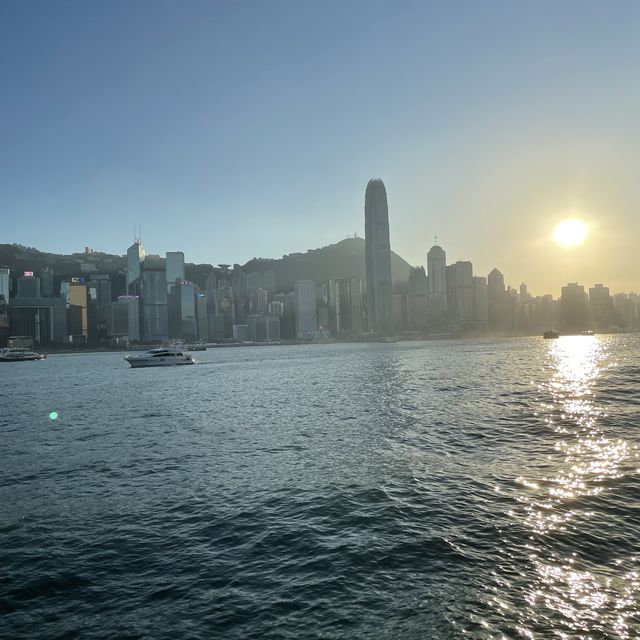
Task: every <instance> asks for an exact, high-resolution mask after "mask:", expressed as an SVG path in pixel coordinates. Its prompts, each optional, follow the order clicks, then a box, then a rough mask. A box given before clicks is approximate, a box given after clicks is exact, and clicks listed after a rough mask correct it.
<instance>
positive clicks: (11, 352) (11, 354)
mask: <svg viewBox="0 0 640 640" xmlns="http://www.w3.org/2000/svg"><path fill="white" fill-rule="evenodd" d="M46 357H47V356H46V355H44V354H42V353H36V352H35V351H32V350H31V349H27V348H26V347H9V348H7V349H0V362H25V361H26V360H44V359H45V358H46Z"/></svg>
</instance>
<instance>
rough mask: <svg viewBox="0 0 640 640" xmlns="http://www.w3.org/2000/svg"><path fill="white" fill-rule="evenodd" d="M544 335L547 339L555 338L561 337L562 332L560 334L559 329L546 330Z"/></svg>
mask: <svg viewBox="0 0 640 640" xmlns="http://www.w3.org/2000/svg"><path fill="white" fill-rule="evenodd" d="M542 337H543V338H544V339H545V340H551V339H553V338H559V337H560V334H559V333H558V332H557V331H545V332H544V333H543V334H542Z"/></svg>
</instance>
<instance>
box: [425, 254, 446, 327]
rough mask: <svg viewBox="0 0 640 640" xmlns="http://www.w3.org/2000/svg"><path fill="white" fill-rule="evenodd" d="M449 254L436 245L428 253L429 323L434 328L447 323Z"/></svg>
mask: <svg viewBox="0 0 640 640" xmlns="http://www.w3.org/2000/svg"><path fill="white" fill-rule="evenodd" d="M446 265H447V254H446V253H445V251H444V249H443V248H442V247H440V246H439V245H437V244H435V245H433V247H431V249H429V252H428V253H427V277H428V280H427V286H428V291H429V322H430V324H431V326H433V327H439V326H442V325H445V324H446V323H447V267H446Z"/></svg>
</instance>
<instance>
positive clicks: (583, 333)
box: [580, 329, 595, 336]
mask: <svg viewBox="0 0 640 640" xmlns="http://www.w3.org/2000/svg"><path fill="white" fill-rule="evenodd" d="M580 335H581V336H593V335H595V333H594V332H593V330H592V329H584V330H583V331H581V332H580Z"/></svg>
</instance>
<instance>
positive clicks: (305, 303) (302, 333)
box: [294, 280, 318, 339]
mask: <svg viewBox="0 0 640 640" xmlns="http://www.w3.org/2000/svg"><path fill="white" fill-rule="evenodd" d="M294 291H295V305H296V337H297V338H302V339H304V338H313V337H314V335H315V334H316V332H317V331H318V322H317V319H316V286H315V284H314V283H313V282H312V281H311V280H298V281H296V283H295V285H294Z"/></svg>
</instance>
